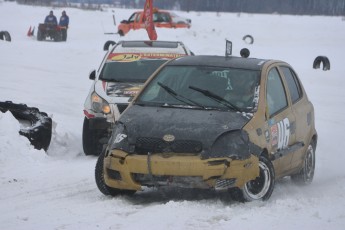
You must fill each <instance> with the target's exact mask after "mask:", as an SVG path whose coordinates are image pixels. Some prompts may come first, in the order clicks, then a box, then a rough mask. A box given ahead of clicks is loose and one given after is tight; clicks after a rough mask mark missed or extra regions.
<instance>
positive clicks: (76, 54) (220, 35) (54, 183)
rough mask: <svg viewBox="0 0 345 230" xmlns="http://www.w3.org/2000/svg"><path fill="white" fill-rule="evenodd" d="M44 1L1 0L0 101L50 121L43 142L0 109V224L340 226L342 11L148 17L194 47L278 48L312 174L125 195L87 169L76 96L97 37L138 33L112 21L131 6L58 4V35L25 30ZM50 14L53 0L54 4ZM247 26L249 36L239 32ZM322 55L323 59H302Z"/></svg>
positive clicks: (165, 36) (89, 162)
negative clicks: (325, 66) (297, 95)
mask: <svg viewBox="0 0 345 230" xmlns="http://www.w3.org/2000/svg"><path fill="white" fill-rule="evenodd" d="M50 10H51V9H50V8H46V7H38V6H36V7H34V6H22V5H17V4H16V3H13V2H3V1H1V0H0V31H2V30H7V31H9V32H10V34H11V37H12V42H5V41H2V40H0V101H6V100H10V101H13V102H15V103H26V104H27V105H28V106H30V107H38V108H39V109H40V110H41V111H44V112H47V113H48V114H49V115H50V116H51V117H52V118H53V120H54V122H55V123H56V127H55V129H54V132H53V138H52V142H51V146H50V148H49V150H48V152H47V153H45V152H44V151H43V150H42V151H38V150H35V149H34V148H33V147H32V146H30V143H29V141H28V140H27V139H26V138H25V137H23V136H20V135H19V134H18V130H19V128H20V124H19V123H18V121H17V120H16V119H14V117H13V116H12V114H11V113H9V112H7V113H0V184H1V185H0V186H1V188H0V213H1V215H0V229H212V228H213V229H235V228H236V229H239V228H240V229H289V230H290V229H344V225H345V169H344V162H345V154H344V150H343V148H342V147H341V144H342V143H343V141H344V140H343V135H344V131H343V130H344V128H345V108H344V106H345V103H344V98H345V90H344V86H345V78H344V72H345V65H344V64H345V63H344V57H343V56H344V55H343V52H344V51H345V42H344V41H345V21H344V20H342V18H341V17H322V16H287V15H255V14H244V13H243V14H229V13H220V14H219V15H217V14H216V13H205V12H204V13H198V12H189V13H187V12H176V13H178V14H179V15H180V16H184V17H188V18H191V19H192V28H191V29H176V30H174V29H157V33H158V38H159V39H161V40H180V41H183V42H184V43H185V44H186V45H187V46H188V47H189V48H190V49H191V50H193V51H194V53H196V54H214V55H224V53H225V39H229V40H231V41H233V46H234V47H233V48H234V49H233V54H234V55H237V56H238V55H239V52H240V50H241V49H242V48H248V49H249V50H250V51H251V55H250V56H251V57H259V58H272V59H281V60H284V61H287V62H289V63H290V64H291V65H292V66H293V67H294V68H295V70H296V71H297V73H299V76H300V78H301V80H302V82H303V84H304V86H305V88H306V90H307V93H308V96H309V98H310V99H311V101H312V102H313V103H314V106H315V111H316V128H317V131H318V134H319V142H318V146H317V151H316V154H317V156H316V174H315V178H314V182H313V183H312V184H311V185H310V186H305V187H299V186H296V185H294V184H293V183H291V182H290V180H289V178H286V179H283V180H281V181H279V182H278V183H277V184H276V188H275V191H274V192H273V195H272V197H271V198H270V200H268V201H267V202H252V203H238V202H234V201H232V200H230V199H229V198H228V197H227V196H226V194H224V193H214V192H212V191H208V192H206V191H205V192H199V193H195V192H192V191H188V190H187V191H183V190H169V191H166V193H164V194H162V193H160V192H159V191H156V190H145V191H143V192H140V193H137V194H136V195H135V196H133V197H126V196H124V197H116V198H111V197H107V196H104V195H103V194H101V193H100V192H99V191H98V189H97V187H96V184H95V181H94V167H95V163H96V160H97V158H96V157H93V156H85V155H84V154H83V150H82V141H81V134H82V123H83V112H82V110H83V103H84V100H85V97H86V95H87V92H88V90H89V87H90V86H91V81H90V80H89V79H88V74H89V72H90V71H91V70H92V69H95V68H97V67H98V65H99V64H100V62H101V59H102V58H103V56H104V51H103V50H102V49H103V44H104V43H105V41H107V40H115V41H118V40H119V39H131V40H133V39H147V38H148V37H147V34H146V32H145V31H144V30H142V31H134V32H130V33H129V34H128V35H127V36H126V37H124V38H120V37H119V36H118V35H105V34H104V32H116V28H115V26H114V25H113V19H112V15H113V14H115V16H116V21H117V22H119V21H121V20H123V19H127V18H128V17H129V16H130V15H131V13H132V10H125V9H107V10H105V11H102V12H101V11H97V12H95V11H83V10H78V9H65V10H66V11H67V14H68V15H69V16H70V29H69V34H68V40H67V42H65V43H64V42H62V43H55V42H38V41H37V40H36V38H35V37H27V36H26V34H27V31H28V29H29V27H30V26H32V27H33V26H35V27H36V31H37V26H38V24H39V23H41V22H43V20H44V17H45V16H46V15H47V14H48V12H49V11H50ZM53 10H54V12H55V15H56V16H58V17H59V16H60V14H61V12H62V10H63V9H59V8H56V9H53ZM246 34H250V35H252V36H253V37H254V39H255V40H254V44H252V45H249V44H246V43H245V42H244V41H243V40H242V37H243V36H244V35H246ZM318 55H326V56H328V58H329V59H330V61H331V70H330V71H322V70H320V69H318V70H315V69H313V68H312V64H313V61H314V58H315V57H316V56H318Z"/></svg>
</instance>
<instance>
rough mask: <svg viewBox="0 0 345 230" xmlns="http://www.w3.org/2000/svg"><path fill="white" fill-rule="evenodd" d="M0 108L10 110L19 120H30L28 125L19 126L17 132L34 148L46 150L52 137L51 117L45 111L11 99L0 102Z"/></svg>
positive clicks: (4, 110)
mask: <svg viewBox="0 0 345 230" xmlns="http://www.w3.org/2000/svg"><path fill="white" fill-rule="evenodd" d="M0 110H1V112H6V111H10V112H11V113H12V114H13V116H14V117H15V118H16V119H17V120H18V121H19V122H20V121H28V122H30V124H31V125H30V127H25V128H21V129H20V131H19V134H21V135H23V136H25V137H27V138H28V139H29V141H30V142H31V144H32V145H33V146H34V147H35V149H38V150H40V149H44V150H45V151H47V150H48V147H49V145H50V141H51V137H52V119H51V118H50V117H48V115H47V114H46V113H45V112H40V111H39V109H37V108H35V107H28V106H27V105H25V104H15V103H12V102H11V101H6V102H0Z"/></svg>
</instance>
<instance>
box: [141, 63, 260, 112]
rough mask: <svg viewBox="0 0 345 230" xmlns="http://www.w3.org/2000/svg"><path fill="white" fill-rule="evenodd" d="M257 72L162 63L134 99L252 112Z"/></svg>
mask: <svg viewBox="0 0 345 230" xmlns="http://www.w3.org/2000/svg"><path fill="white" fill-rule="evenodd" d="M259 76H260V75H259V71H254V70H247V69H235V68H225V67H208V66H207V67H205V66H165V67H164V68H163V69H162V70H161V71H160V72H159V73H158V74H157V75H156V76H155V78H154V79H153V80H152V81H151V82H150V83H149V84H148V85H147V86H146V87H145V89H144V90H143V92H142V93H141V94H140V96H139V97H138V98H137V99H136V103H138V104H141V105H152V106H176V107H181V106H182V107H183V106H184V107H188V108H190V107H192V106H191V105H195V107H197V108H198V109H219V110H236V111H241V112H242V111H244V112H253V111H255V110H256V108H257V103H258V101H259V98H258V97H259ZM181 98H183V100H181Z"/></svg>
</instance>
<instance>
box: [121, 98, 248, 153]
mask: <svg viewBox="0 0 345 230" xmlns="http://www.w3.org/2000/svg"><path fill="white" fill-rule="evenodd" d="M248 120H249V119H248V118H246V117H244V116H243V115H242V114H241V113H238V112H231V111H218V110H196V109H183V108H166V107H149V106H140V105H133V106H132V107H130V108H129V109H128V110H127V111H126V112H124V113H123V114H122V116H121V118H120V120H119V122H121V123H123V124H124V125H125V127H126V131H127V135H128V142H129V143H128V144H129V145H136V141H137V140H138V138H155V139H157V140H162V139H163V136H164V135H167V134H169V135H173V136H174V137H175V141H178V140H190V141H197V142H200V143H201V144H202V149H203V150H202V151H207V150H209V149H210V148H211V146H212V145H213V143H214V142H215V140H216V139H217V138H218V137H219V136H220V135H222V134H224V133H226V132H229V131H231V130H239V129H241V128H242V127H243V126H244V125H245V124H246V123H247V122H248Z"/></svg>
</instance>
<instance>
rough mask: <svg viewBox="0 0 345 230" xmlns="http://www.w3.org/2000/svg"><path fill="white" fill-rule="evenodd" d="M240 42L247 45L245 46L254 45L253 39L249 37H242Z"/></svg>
mask: <svg viewBox="0 0 345 230" xmlns="http://www.w3.org/2000/svg"><path fill="white" fill-rule="evenodd" d="M242 40H243V41H244V42H245V43H247V44H253V43H254V38H253V36H251V35H249V34H248V35H244V36H243V38H242Z"/></svg>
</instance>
